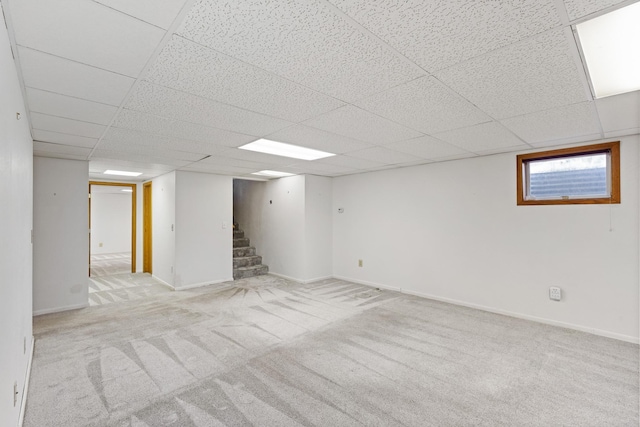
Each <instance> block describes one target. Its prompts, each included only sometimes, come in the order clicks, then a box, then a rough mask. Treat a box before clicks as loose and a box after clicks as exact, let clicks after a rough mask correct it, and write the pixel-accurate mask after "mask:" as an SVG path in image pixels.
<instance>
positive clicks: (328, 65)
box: [177, 0, 426, 101]
mask: <svg viewBox="0 0 640 427" xmlns="http://www.w3.org/2000/svg"><path fill="white" fill-rule="evenodd" d="M239 17H241V18H239ZM285 29H286V30H285ZM177 32H178V33H179V34H180V35H182V36H183V37H185V38H187V39H189V40H193V41H195V42H197V43H199V44H202V45H204V46H207V47H210V48H211V49H214V50H216V51H219V52H223V53H225V54H227V55H230V56H232V57H234V58H237V59H239V60H241V61H244V62H247V63H249V64H252V65H255V66H258V67H260V68H262V69H265V70H268V71H270V72H272V73H275V74H277V75H279V76H282V77H285V78H287V79H290V80H292V81H295V82H297V83H300V84H303V85H305V86H307V87H310V88H313V89H315V90H317V91H320V92H322V93H325V94H327V95H331V96H334V97H336V98H338V99H341V100H343V101H353V100H355V99H358V98H362V97H364V96H367V95H371V94H373V93H377V92H380V91H382V90H385V89H388V88H390V87H393V86H395V85H398V84H401V83H403V82H406V81H409V80H412V79H414V78H416V77H419V76H422V75H425V74H426V73H425V72H424V71H422V70H420V69H419V68H417V67H415V66H413V65H412V64H410V63H409V62H408V61H404V60H401V59H399V58H398V57H397V56H396V55H395V54H393V53H392V52H391V51H389V50H386V49H384V48H383V47H382V46H381V45H380V43H379V42H378V41H377V40H375V39H373V38H371V37H369V36H367V35H364V34H362V33H361V32H360V31H357V30H355V29H354V27H353V26H352V24H351V23H349V22H348V21H347V20H346V19H344V18H343V17H342V16H339V15H337V14H336V13H335V11H334V10H333V9H331V6H329V5H328V4H327V3H325V2H320V1H312V2H284V3H280V4H279V6H278V7H270V6H268V4H265V2H260V1H257V0H239V1H234V2H228V3H227V4H225V7H224V8H222V7H219V6H218V5H217V4H215V3H213V4H212V3H211V2H208V1H204V0H200V1H196V3H195V4H194V6H193V8H192V9H191V11H190V12H189V14H188V15H187V17H186V18H185V21H184V22H183V24H182V26H181V27H180V28H179V29H178V31H177ZM256 40H269V43H262V44H261V45H260V49H256Z"/></svg>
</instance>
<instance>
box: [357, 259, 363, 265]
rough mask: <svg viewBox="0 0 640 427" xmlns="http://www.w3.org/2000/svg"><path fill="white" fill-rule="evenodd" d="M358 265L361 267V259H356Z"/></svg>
mask: <svg viewBox="0 0 640 427" xmlns="http://www.w3.org/2000/svg"><path fill="white" fill-rule="evenodd" d="M358 267H362V260H361V259H359V260H358Z"/></svg>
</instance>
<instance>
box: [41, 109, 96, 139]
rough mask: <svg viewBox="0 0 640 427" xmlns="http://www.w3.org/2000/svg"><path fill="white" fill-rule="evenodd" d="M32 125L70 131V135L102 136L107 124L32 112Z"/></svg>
mask: <svg viewBox="0 0 640 427" xmlns="http://www.w3.org/2000/svg"><path fill="white" fill-rule="evenodd" d="M31 126H32V127H33V128H34V129H40V130H47V131H51V132H59V133H68V134H70V135H78V136H85V137H87V138H100V136H101V135H102V133H103V132H104V130H105V129H106V126H102V125H96V124H94V123H87V122H81V121H78V120H71V119H65V118H62V117H55V116H50V115H47V114H40V113H31Z"/></svg>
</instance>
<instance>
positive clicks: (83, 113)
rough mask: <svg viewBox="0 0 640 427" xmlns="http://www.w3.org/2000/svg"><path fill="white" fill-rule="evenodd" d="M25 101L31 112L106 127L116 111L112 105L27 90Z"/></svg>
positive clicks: (116, 108) (31, 89)
mask: <svg viewBox="0 0 640 427" xmlns="http://www.w3.org/2000/svg"><path fill="white" fill-rule="evenodd" d="M27 100H28V103H29V109H30V110H31V111H32V112H36V113H43V114H50V115H54V116H59V117H64V118H67V119H74V120H80V121H83V122H89V123H96V124H100V125H108V124H109V123H110V122H111V119H112V118H113V116H114V115H115V114H116V112H117V111H118V107H115V106H113V105H106V104H100V103H98V102H92V101H87V100H84V99H79V98H74V97H70V96H65V95H60V94H57V93H53V92H47V91H43V90H39V89H33V88H27Z"/></svg>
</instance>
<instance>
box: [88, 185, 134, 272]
mask: <svg viewBox="0 0 640 427" xmlns="http://www.w3.org/2000/svg"><path fill="white" fill-rule="evenodd" d="M135 272H136V184H130V183H120V182H100V181H90V182H89V276H90V277H95V276H110V275H115V274H120V273H135Z"/></svg>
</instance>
